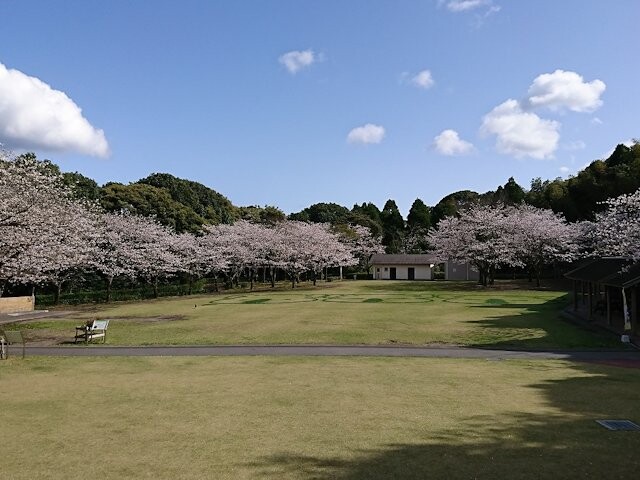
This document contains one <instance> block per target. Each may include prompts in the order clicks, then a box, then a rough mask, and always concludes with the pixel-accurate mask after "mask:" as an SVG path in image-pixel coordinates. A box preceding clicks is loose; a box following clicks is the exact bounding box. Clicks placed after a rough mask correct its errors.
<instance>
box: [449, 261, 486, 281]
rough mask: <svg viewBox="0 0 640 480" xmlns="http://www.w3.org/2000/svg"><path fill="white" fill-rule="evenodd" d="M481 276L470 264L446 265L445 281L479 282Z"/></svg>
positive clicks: (451, 263) (450, 263)
mask: <svg viewBox="0 0 640 480" xmlns="http://www.w3.org/2000/svg"><path fill="white" fill-rule="evenodd" d="M479 278H480V274H479V273H478V272H477V271H476V270H474V269H473V268H471V265H469V264H468V263H456V262H447V263H445V264H444V279H445V280H478V279H479Z"/></svg>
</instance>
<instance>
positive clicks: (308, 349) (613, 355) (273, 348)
mask: <svg viewBox="0 0 640 480" xmlns="http://www.w3.org/2000/svg"><path fill="white" fill-rule="evenodd" d="M18 350H20V347H18V346H16V347H15V348H14V347H10V353H12V354H14V355H15V354H18ZM26 352H27V356H42V355H46V356H57V357H58V356H70V357H87V356H92V357H96V356H104V357H122V356H170V357H175V356H243V355H245V356H246V355H249V356H256V355H265V356H320V357H326V356H349V357H429V358H480V359H486V360H508V359H552V360H572V361H586V362H607V363H611V362H624V363H628V362H632V363H633V364H635V363H636V362H637V363H638V365H639V366H640V352H637V351H522V350H489V349H481V348H465V347H414V346H394V345H389V346H386V345H344V346H338V345H217V346H214V345H211V346H196V345H194V346H144V347H143V346H132V347H126V346H101V345H91V346H80V345H78V346H60V347H36V346H27V347H26Z"/></svg>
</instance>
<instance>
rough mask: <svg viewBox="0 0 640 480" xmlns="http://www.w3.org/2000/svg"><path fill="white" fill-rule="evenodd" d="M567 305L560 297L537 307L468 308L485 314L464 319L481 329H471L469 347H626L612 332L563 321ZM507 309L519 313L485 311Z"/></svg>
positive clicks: (564, 298) (520, 305)
mask: <svg viewBox="0 0 640 480" xmlns="http://www.w3.org/2000/svg"><path fill="white" fill-rule="evenodd" d="M566 305H567V299H566V297H561V298H558V299H553V300H549V301H546V302H543V303H537V304H525V303H502V302H501V303H491V302H488V303H485V304H484V305H473V306H470V308H472V309H477V310H479V311H482V310H484V311H485V312H484V313H483V315H482V317H483V318H481V319H478V320H467V323H470V324H473V325H475V326H480V327H482V328H481V329H475V330H474V333H472V335H474V337H472V338H471V343H470V344H469V345H470V346H473V347H478V348H494V349H513V350H528V349H590V348H616V349H620V350H625V349H627V348H628V347H626V346H624V345H623V344H621V343H620V341H619V337H618V336H616V335H615V334H613V333H611V332H608V331H606V330H603V329H599V328H594V327H593V326H589V325H578V324H576V323H575V322H570V321H568V320H565V319H564V318H563V317H562V310H563V309H564V308H565V307H566ZM509 309H518V310H521V312H520V313H518V314H515V315H500V314H496V315H494V316H487V315H486V311H492V310H493V311H496V312H499V311H500V310H509Z"/></svg>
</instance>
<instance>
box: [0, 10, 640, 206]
mask: <svg viewBox="0 0 640 480" xmlns="http://www.w3.org/2000/svg"><path fill="white" fill-rule="evenodd" d="M639 17H640V2H637V1H636V0H616V1H615V2H607V1H595V0H592V1H585V0H563V1H552V0H536V1H533V0H531V1H506V0H504V1H501V0H444V1H439V0H433V1H428V0H422V1H410V0H402V1H376V0H361V1H356V0H349V1H344V0H342V1H332V0H325V1H303V0H296V1H285V0H271V1H266V0H265V1H258V0H255V1H240V0H235V1H231V0H229V1H222V0H221V1H217V2H209V1H204V0H203V1H194V0H190V1H180V2H178V1H153V2H142V1H137V2H132V1H120V0H109V1H108V2H105V1H94V0H82V1H76V0H64V1H62V0H61V1H53V0H46V1H45V0H43V1H31V0H1V1H0V18H3V35H2V42H0V64H2V65H0V142H2V143H4V144H5V145H6V146H8V147H10V148H12V149H14V150H16V151H22V150H29V151H35V152H36V153H38V155H39V156H40V157H46V158H50V159H52V160H54V161H55V162H56V163H58V164H59V165H60V166H61V167H62V169H63V170H65V171H75V170H77V171H79V172H81V173H83V174H85V175H87V176H89V177H92V178H94V179H96V180H97V181H98V182H99V183H103V182H106V181H119V182H123V183H127V182H131V181H135V180H137V179H139V178H142V177H145V176H147V175H149V174H150V173H152V172H169V173H172V174H174V175H176V176H179V177H183V178H189V179H192V180H196V181H200V182H202V183H204V184H206V185H208V186H210V187H212V188H214V189H215V190H217V191H219V192H220V193H222V194H224V195H226V196H227V197H229V199H230V200H231V201H232V202H233V203H234V204H236V205H250V204H254V205H265V204H270V205H276V206H278V207H280V208H282V209H283V210H284V211H286V212H287V213H289V212H293V211H298V210H301V209H302V208H304V207H306V206H308V205H310V204H312V203H316V202H336V203H339V204H342V205H345V206H347V207H351V206H352V205H353V204H354V203H356V202H357V203H361V202H364V201H372V202H374V203H376V204H377V205H378V206H379V207H382V205H383V204H384V202H385V200H386V199H387V198H393V199H395V200H396V202H397V203H398V206H399V207H400V209H401V211H402V212H403V213H405V214H406V213H407V211H408V209H409V207H410V205H411V203H412V202H413V200H414V199H415V198H416V197H420V198H421V199H423V200H424V201H425V203H427V204H428V205H433V204H435V203H436V202H437V201H438V200H439V199H440V198H441V197H443V196H444V195H446V194H448V193H451V192H453V191H456V190H461V189H472V190H476V191H479V192H483V191H486V190H489V189H495V188H496V187H497V186H498V185H500V184H503V183H505V181H506V180H507V178H508V177H509V176H514V177H515V178H516V180H517V181H518V182H519V183H520V184H521V185H523V186H525V187H528V185H529V182H530V181H531V179H532V178H534V177H542V178H543V179H547V178H555V177H557V176H563V177H566V176H567V175H570V174H572V173H575V172H576V171H577V170H579V169H580V168H582V167H583V166H584V165H585V164H587V163H589V162H590V161H592V160H594V159H597V158H601V157H602V156H603V155H606V154H607V152H608V151H610V150H611V149H612V148H613V147H614V146H615V145H616V144H617V143H620V142H625V141H628V140H630V139H631V138H635V137H638V136H640V131H639V130H638V127H639V126H640V125H639V121H638V112H640V95H639V93H640V92H639V86H640V67H639V66H638V61H637V55H638V46H639V43H638V38H637V28H636V21H637V18H639ZM36 79H38V80H39V82H38V81H37V80H36ZM60 92H63V94H62V93H60ZM79 109H81V112H80V110H79Z"/></svg>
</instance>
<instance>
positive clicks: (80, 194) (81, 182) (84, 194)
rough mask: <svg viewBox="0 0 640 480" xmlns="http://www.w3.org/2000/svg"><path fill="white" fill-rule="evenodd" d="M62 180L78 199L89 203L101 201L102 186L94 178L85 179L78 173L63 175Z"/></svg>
mask: <svg viewBox="0 0 640 480" xmlns="http://www.w3.org/2000/svg"><path fill="white" fill-rule="evenodd" d="M62 178H63V180H64V183H65V185H67V186H68V187H70V188H71V190H72V191H73V193H74V195H75V197H76V198H78V199H83V200H89V201H96V200H98V199H100V186H98V184H97V183H96V181H95V180H93V179H92V178H89V177H85V176H84V175H82V174H81V173H78V172H66V173H63V174H62Z"/></svg>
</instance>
